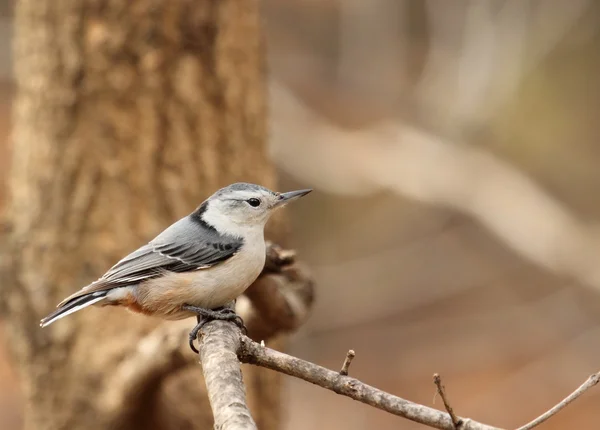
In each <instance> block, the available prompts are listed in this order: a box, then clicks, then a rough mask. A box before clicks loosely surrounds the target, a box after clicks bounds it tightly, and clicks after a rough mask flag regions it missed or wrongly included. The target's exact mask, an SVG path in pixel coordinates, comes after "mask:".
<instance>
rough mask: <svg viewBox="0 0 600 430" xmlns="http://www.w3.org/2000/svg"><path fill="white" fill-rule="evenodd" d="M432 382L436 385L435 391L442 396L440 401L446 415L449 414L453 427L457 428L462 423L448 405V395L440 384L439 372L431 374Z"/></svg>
mask: <svg viewBox="0 0 600 430" xmlns="http://www.w3.org/2000/svg"><path fill="white" fill-rule="evenodd" d="M433 383H434V384H435V386H436V387H437V393H438V394H439V395H440V397H441V398H442V402H444V407H445V408H446V411H448V415H450V418H451V419H452V424H454V428H456V429H459V428H460V425H461V424H462V421H461V420H460V418H458V417H457V416H456V414H455V413H454V410H453V409H452V406H450V402H449V401H448V397H447V396H446V389H445V387H444V386H443V385H442V377H441V376H440V375H439V373H434V374H433Z"/></svg>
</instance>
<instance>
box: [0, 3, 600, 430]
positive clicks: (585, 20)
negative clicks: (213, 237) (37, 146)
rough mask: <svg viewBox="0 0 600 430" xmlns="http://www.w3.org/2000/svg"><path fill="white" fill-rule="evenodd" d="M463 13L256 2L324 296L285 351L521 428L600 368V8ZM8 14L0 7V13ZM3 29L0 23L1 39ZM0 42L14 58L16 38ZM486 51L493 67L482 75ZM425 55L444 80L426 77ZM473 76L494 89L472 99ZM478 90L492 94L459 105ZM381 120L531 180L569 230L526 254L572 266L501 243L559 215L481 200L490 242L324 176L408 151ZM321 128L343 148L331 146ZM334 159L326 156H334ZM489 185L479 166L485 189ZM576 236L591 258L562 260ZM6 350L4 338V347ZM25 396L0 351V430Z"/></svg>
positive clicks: (514, 190)
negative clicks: (497, 223)
mask: <svg viewBox="0 0 600 430" xmlns="http://www.w3.org/2000/svg"><path fill="white" fill-rule="evenodd" d="M475 3H477V2H475V1H471V2H469V1H457V2H452V5H445V6H444V4H443V3H441V2H420V1H396V0H377V1H372V2H364V1H360V0H352V1H351V0H346V1H344V0H339V1H333V0H328V1H316V0H312V1H311V0H294V1H286V2H283V1H278V0H265V1H264V2H263V4H264V14H265V24H266V34H267V40H268V43H269V60H270V64H271V72H272V75H271V83H272V84H273V85H274V84H277V85H278V86H277V87H274V88H275V89H274V90H273V93H272V98H271V119H272V121H273V122H274V125H273V127H274V128H273V132H272V147H273V154H274V157H275V161H276V162H277V163H278V165H279V166H280V172H281V177H282V181H281V182H282V184H281V187H282V188H286V189H287V188H293V187H296V186H312V187H314V188H316V192H315V193H314V194H313V195H311V200H310V204H309V203H307V202H305V204H302V205H298V206H297V207H295V208H293V211H291V214H292V217H293V221H294V235H295V244H296V245H297V247H298V248H299V251H300V252H301V255H302V257H303V259H305V260H307V261H308V262H309V263H310V264H311V265H312V267H313V268H314V270H315V274H316V277H317V280H318V290H317V294H318V297H317V299H318V302H317V305H316V308H315V311H314V314H313V316H312V318H311V320H310V322H309V323H308V324H307V326H306V327H305V328H304V329H303V330H302V331H301V332H300V333H298V334H297V335H296V337H295V340H294V344H293V348H292V349H293V352H294V353H295V354H297V355H299V356H301V357H303V358H306V359H309V360H312V361H315V362H317V363H319V364H322V365H324V366H328V367H332V368H337V367H339V366H340V365H341V362H342V361H343V357H344V355H345V352H346V351H347V349H349V348H353V349H355V350H356V352H357V358H356V359H355V361H354V363H353V365H352V368H351V374H352V375H353V376H356V377H358V378H360V379H362V380H364V381H365V382H367V383H369V384H371V385H375V386H378V387H380V388H382V389H385V390H387V391H390V392H393V393H395V394H398V395H400V396H402V397H405V398H408V399H410V400H414V401H417V402H421V403H423V404H426V405H434V406H436V407H441V402H440V400H439V399H436V400H435V403H433V401H434V387H433V384H432V383H431V375H432V374H433V373H434V372H439V373H441V374H442V376H443V378H444V382H445V385H446V386H447V389H448V392H449V395H450V396H451V399H452V402H453V405H454V408H455V410H456V411H457V413H459V414H461V415H465V416H470V417H472V418H474V419H477V420H479V421H483V422H486V423H490V424H494V425H498V426H503V427H514V426H517V425H519V424H522V423H524V422H525V421H527V420H529V419H531V418H533V417H534V416H536V415H537V414H539V413H541V412H542V411H543V410H545V409H547V408H549V407H550V406H551V405H552V404H554V403H556V402H557V401H558V400H559V399H561V398H562V397H564V396H565V395H567V394H568V393H569V392H570V391H571V390H573V389H574V388H575V387H576V386H578V385H579V384H580V383H581V382H582V381H583V380H584V379H585V378H586V377H587V376H588V375H589V374H590V373H592V372H594V371H596V370H598V367H599V363H600V347H599V346H598V345H599V344H600V342H598V339H599V338H600V325H599V323H600V317H598V315H599V314H598V308H599V307H600V306H599V305H600V299H599V296H598V290H597V285H596V284H595V282H594V281H593V280H592V281H590V279H591V278H593V274H594V273H595V268H596V266H598V267H599V268H600V265H598V264H596V261H597V260H598V255H599V254H598V252H597V251H598V250H600V247H595V244H597V243H598V242H597V241H594V240H595V239H594V238H595V237H596V235H597V229H596V227H595V224H596V222H597V219H598V217H599V215H600V200H599V199H598V190H599V189H600V169H598V166H599V165H600V151H599V146H598V137H600V136H599V135H600V132H599V130H600V128H599V127H598V119H599V113H600V79H599V78H598V76H600V49H599V47H600V31H599V29H600V6H598V5H597V4H596V3H594V2H591V1H588V2H585V1H578V2H564V3H563V2H560V1H548V2H505V1H497V0H494V1H491V2H481V3H485V4H487V5H489V8H488V9H485V7H484V8H483V9H481V8H482V6H476V5H475ZM481 3H480V4H481ZM517 3H519V4H521V5H525V6H517ZM434 4H435V7H430V8H428V7H427V6H431V5H434ZM519 7H523V8H524V9H523V10H519V9H518V8H519ZM2 10H3V11H7V10H9V9H6V5H5V4H3V5H2ZM9 15H10V14H9V13H8V12H3V16H4V21H5V22H9V20H10V18H9ZM353 16H354V17H355V18H354V19H353V18H352V17H353ZM523 16H525V17H526V18H527V19H526V20H525V21H521V19H523ZM486 20H489V22H491V23H494V24H495V25H497V27H494V28H496V29H497V32H496V33H494V36H495V39H486V37H490V34H489V29H490V28H491V27H492V26H491V25H490V24H486ZM499 22H501V23H502V24H499ZM523 22H524V23H525V24H523ZM478 24H479V25H478ZM523 28H524V29H525V30H523ZM519 29H521V30H519ZM486 31H487V32H486ZM519 31H522V32H525V33H526V35H527V37H524V38H523V39H522V40H521V42H522V43H520V42H519V41H515V40H513V41H512V42H511V39H510V38H509V37H508V36H510V35H513V36H514V35H515V34H518V33H519ZM467 35H470V36H469V37H467ZM507 35H508V36H507ZM473 40H476V41H478V42H480V43H481V44H483V45H481V46H479V45H477V44H473V43H472V42H473ZM0 43H1V49H2V52H3V53H8V52H9V45H10V40H9V39H7V38H5V39H3V40H1V41H0ZM484 43H487V45H485V44H484ZM518 47H520V48H519V49H523V52H524V54H523V56H522V57H521V58H523V57H524V58H525V59H526V60H528V61H531V63H532V64H530V65H529V66H527V67H521V68H519V69H518V73H516V78H515V79H514V80H513V81H512V82H513V83H515V84H514V88H513V90H512V91H511V92H509V91H508V90H507V89H506V88H507V87H508V84H507V82H509V81H508V77H509V76H510V70H512V69H510V67H509V65H510V64H511V63H510V61H509V60H507V59H506V58H509V59H510V58H514V57H513V56H512V54H511V53H514V51H515V50H517V48H518ZM492 48H493V49H494V51H493V55H491V56H490V57H491V58H492V60H493V65H492V66H486V65H485V64H483V63H484V62H485V61H488V60H486V58H487V57H486V54H485V53H486V52H487V53H489V50H490V49H492ZM469 49H471V51H469ZM478 49H481V51H478ZM434 54H435V55H436V57H435V58H436V61H437V62H438V64H439V66H438V67H437V68H435V71H436V73H434V74H433V75H432V76H430V77H429V78H428V80H423V79H424V78H423V74H424V70H426V65H427V64H428V61H431V59H432V58H433V56H434ZM0 58H3V59H5V60H4V62H3V63H6V64H2V67H1V68H0V69H2V70H7V69H9V67H7V61H8V60H7V58H8V57H7V56H6V55H4V54H2V55H1V56H0ZM533 58H536V60H535V61H533V60H532V59H533ZM469 61H470V62H469ZM486 74H487V76H488V81H489V84H488V86H487V87H484V90H477V87H476V85H477V82H478V79H481V76H483V75H486ZM461 79H462V80H461ZM457 82H458V83H457ZM473 87H474V88H475V90H473ZM482 92H483V93H485V97H480V100H478V101H477V102H471V103H472V104H471V105H469V100H472V99H473V98H475V99H477V95H478V94H479V93H482ZM282 94H283V95H288V96H289V95H290V94H291V95H292V96H293V97H296V98H298V99H299V100H301V101H303V102H304V103H306V106H307V107H308V109H309V111H310V112H312V115H314V118H316V119H315V121H316V123H318V124H325V125H326V127H324V128H318V127H314V128H312V127H311V128H306V127H302V125H303V124H304V123H303V121H304V118H303V117H300V116H299V115H298V114H297V111H294V110H293V109H291V108H290V106H289V105H287V104H285V103H284V101H282V98H283V95H282ZM10 96H11V84H10V77H9V76H3V83H2V85H0V135H1V136H2V140H1V142H2V144H1V147H0V148H1V151H2V152H1V156H0V169H1V170H0V171H1V172H4V171H5V169H6V165H7V151H8V148H7V140H6V136H7V135H8V129H9V124H10V121H9V107H10ZM481 98H483V100H481ZM465 100H466V101H465ZM496 100H502V101H501V102H497V101H496ZM464 106H467V107H464ZM469 106H471V107H470V108H469ZM484 113H485V115H484ZM383 120H385V121H388V122H390V123H393V124H395V125H397V126H398V127H405V126H411V127H415V128H417V129H418V130H423V131H426V132H427V133H431V134H433V135H435V136H436V137H437V138H440V139H443V141H444V142H445V143H444V144H446V145H449V146H450V147H452V148H459V149H460V148H465V147H466V148H477V149H479V150H483V151H485V153H486V154H490V155H491V156H492V157H494V159H495V160H497V161H498V162H500V163H502V164H503V165H506V166H510V167H511V168H514V169H515V170H516V171H517V172H519V174H525V175H526V176H525V177H526V178H529V180H531V181H532V183H533V184H535V186H536V193H537V194H536V195H537V196H543V197H544V198H545V199H548V200H550V201H551V202H552V204H553V205H555V206H553V207H560V208H561V209H562V210H564V211H566V212H567V213H569V214H570V215H571V218H570V220H571V221H573V222H574V223H576V225H577V226H579V228H578V229H573V228H570V227H572V226H571V225H569V226H566V227H565V228H564V230H561V232H562V233H561V235H559V236H557V237H556V238H552V237H548V236H541V237H540V236H536V235H533V234H532V236H531V245H532V247H531V249H533V250H534V251H532V252H533V254H535V253H536V252H537V253H538V254H539V253H542V254H543V251H544V249H549V248H552V249H559V250H560V249H563V250H566V251H563V252H564V254H565V255H571V256H573V258H572V260H571V259H568V258H567V259H566V260H564V259H563V257H564V255H563V254H561V253H560V252H559V251H557V252H558V254H552V253H551V257H549V258H547V259H546V260H544V261H547V262H549V263H547V264H540V263H539V261H538V260H537V259H536V258H531V255H530V256H527V255H525V254H524V253H523V252H522V250H519V249H516V248H515V247H514V246H511V242H510V240H508V239H507V237H510V231H513V232H514V231H517V230H518V231H519V232H521V233H519V234H520V235H522V236H527V235H528V234H530V232H532V231H534V230H535V229H534V227H535V226H536V225H539V224H540V223H543V222H549V221H551V220H553V217H554V216H556V214H555V213H554V212H552V211H550V212H548V211H545V210H544V209H545V208H546V206H543V207H540V210H539V211H531V212H527V211H524V212H521V216H520V217H518V218H515V219H512V218H511V219H509V217H508V216H504V214H505V213H508V212H509V209H510V207H509V206H510V205H512V204H519V203H513V202H519V201H520V200H519V199H518V198H516V197H515V198H514V199H511V198H506V197H505V196H504V195H502V196H500V195H498V198H497V199H495V198H494V197H495V196H494V195H491V196H489V197H491V198H490V200H489V201H491V202H499V203H498V205H496V206H494V211H493V212H494V213H496V214H498V215H499V216H500V218H501V219H503V220H505V221H506V222H507V223H508V224H507V225H508V230H509V233H508V234H505V235H503V234H501V233H499V232H498V231H493V230H492V229H490V228H489V226H487V225H486V223H485V222H482V221H481V219H475V218H474V217H473V216H472V214H471V213H469V212H468V211H466V210H464V207H463V206H460V205H457V206H454V207H452V205H450V206H448V205H439V204H437V203H436V202H433V203H431V202H430V201H428V200H427V199H420V198H419V196H418V195H417V196H415V195H410V194H409V193H403V192H402V186H400V187H396V188H394V187H385V186H382V185H381V184H378V183H377V181H376V180H375V179H372V178H362V177H361V178H360V180H358V179H357V178H358V176H359V173H358V172H359V171H360V172H363V171H362V170H360V168H357V170H350V171H351V172H357V173H353V174H351V175H349V177H350V178H353V179H356V180H357V181H358V183H359V184H364V183H374V184H375V185H373V186H372V187H370V188H369V189H368V190H367V191H364V192H363V190H362V189H361V188H360V186H358V185H353V184H352V182H349V181H348V180H347V179H345V180H344V181H341V184H342V185H340V184H339V181H337V180H336V179H335V173H336V172H340V171H343V170H344V169H345V168H347V165H346V164H344V163H347V160H348V158H347V157H345V155H347V154H349V153H350V152H353V153H355V154H358V155H359V156H360V155H362V156H361V157H359V160H361V161H363V162H364V163H366V162H367V161H366V160H369V159H370V157H372V156H373V154H374V153H375V152H376V151H380V150H382V148H381V147H380V146H381V145H382V143H385V145H396V144H402V143H403V142H402V141H396V140H395V138H393V139H392V138H389V137H388V136H386V137H384V138H382V137H377V136H375V137H373V136H372V135H371V134H370V132H369V130H370V127H373V126H376V125H377V124H378V121H383ZM327 127H329V128H331V129H333V130H335V131H336V133H330V134H327V133H326V132H327V131H328V130H329V129H328V128H327ZM365 130H366V131H365ZM318 133H320V134H318ZM319 139H323V141H322V142H321V141H320V140H319ZM314 142H319V146H317V147H314V146H311V145H310V144H311V143H314ZM334 144H335V146H334ZM385 145H384V146H385ZM334 147H335V148H336V150H335V151H338V152H335V151H334V152H330V151H328V150H327V148H334ZM282 148H283V149H285V150H283V149H282ZM384 149H385V150H387V149H388V148H384ZM346 151H347V152H346ZM286 154H287V156H288V157H289V156H290V154H300V155H302V156H304V157H306V159H307V160H309V161H310V160H311V159H312V160H313V161H315V160H322V161H324V163H325V165H327V166H328V169H322V170H321V171H319V172H316V173H314V172H312V171H310V170H309V168H308V167H309V166H308V165H305V166H301V167H300V168H296V167H294V166H291V165H290V160H289V159H286V158H285V157H286ZM297 158H299V157H297ZM300 158H301V157H300ZM399 161H400V160H399ZM402 161H407V160H402ZM290 166H291V167H290ZM414 166H415V169H425V168H428V169H431V171H429V172H427V173H426V174H425V175H424V177H425V178H427V177H432V178H433V177H434V176H435V175H436V174H437V173H436V172H438V171H444V169H448V168H449V166H448V164H447V163H445V162H444V159H440V160H439V164H434V165H433V166H434V167H435V169H433V168H432V167H431V165H428V166H421V165H420V164H418V163H417V161H415V163H414ZM360 167H362V166H360ZM373 172H375V173H374V174H383V173H389V168H388V167H384V166H382V167H381V169H377V168H375V169H374V170H373ZM492 173H493V172H491V171H487V170H485V169H482V171H481V172H480V176H479V177H480V178H481V179H482V180H483V179H485V178H489V176H490V175H491V174H492ZM362 174H364V172H363V173H362ZM390 174H391V173H390ZM3 176H4V175H0V181H1V180H2V177H3ZM504 179H505V178H504V177H501V176H500V177H498V181H499V182H498V183H499V184H500V185H499V186H498V188H495V190H498V189H499V190H501V191H503V192H506V193H507V194H508V195H512V194H514V195H515V196H516V195H520V193H522V192H523V190H522V189H521V188H519V187H515V186H514V184H513V183H511V182H503V180H504ZM474 182H477V181H474ZM332 184H335V185H332ZM503 184H504V186H503ZM473 185H475V184H473ZM469 192H470V190H469V189H466V190H465V193H467V194H468V193H469ZM483 192H486V191H485V190H484V191H483ZM3 198H4V197H3V194H2V193H0V201H2V200H1V199H3ZM511 229H512V230H511ZM582 232H583V234H582ZM578 234H582V235H583V236H584V238H588V239H589V238H591V239H590V241H591V243H592V245H590V246H589V247H587V248H585V249H583V248H582V249H580V248H578V247H574V248H573V249H575V251H573V252H571V251H570V249H571V246H572V243H573V240H574V239H573V237H574V236H577V235H578ZM592 239H594V240H592ZM546 241H548V245H547V247H546V248H544V244H545V243H546ZM590 241H585V240H583V239H582V242H577V243H585V244H587V245H589V243H590ZM535 245H539V246H535ZM554 257H555V258H554ZM563 260H564V261H563ZM565 261H567V262H565ZM565 267H568V269H564V268H565ZM588 275H589V276H588ZM1 336H2V331H1V330H0V345H1V344H2V342H1ZM283 395H284V396H285V398H286V405H287V406H286V408H287V416H288V425H287V428H288V429H290V430H292V429H300V428H327V429H337V428H340V429H341V428H344V429H357V430H358V429H370V428H379V429H398V428H402V429H411V428H417V427H418V426H416V425H414V424H412V423H409V422H405V421H402V420H399V419H397V418H395V417H391V416H388V415H386V414H384V413H382V412H379V411H377V410H374V409H371V408H368V407H366V406H364V405H359V404H355V403H352V402H351V401H350V400H348V399H345V398H340V397H338V396H336V395H334V394H332V393H329V392H325V391H322V390H319V389H317V388H315V387H313V386H310V385H307V384H304V383H302V382H299V381H294V380H287V387H286V391H285V393H283ZM18 399H19V390H18V384H17V383H16V378H15V375H14V374H13V372H11V367H10V365H9V361H8V357H7V356H6V354H5V352H4V350H3V349H2V348H1V347H0V428H2V429H6V430H12V429H18V428H19V417H20V412H19V404H20V403H19V400H18ZM599 400H600V391H598V390H595V391H594V390H592V391H591V392H589V393H588V394H586V396H585V397H584V398H582V399H580V400H578V401H577V402H576V403H575V404H574V405H572V406H570V407H569V408H568V409H567V410H565V411H564V412H561V414H560V415H558V416H557V417H556V418H554V419H553V420H552V421H551V422H549V423H548V424H547V425H546V427H545V428H548V429H559V428H561V429H562V428H578V429H593V428H596V427H597V426H596V424H595V422H597V420H598V417H599V414H598V401H599Z"/></svg>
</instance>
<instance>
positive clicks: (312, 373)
mask: <svg viewBox="0 0 600 430" xmlns="http://www.w3.org/2000/svg"><path fill="white" fill-rule="evenodd" d="M231 325H232V326H233V324H231ZM238 356H239V359H240V361H241V362H242V363H249V364H254V365H257V366H261V367H266V368H267V369H271V370H275V371H277V372H281V373H285V374H286V375H290V376H294V377H296V378H300V379H303V380H305V381H307V382H310V383H312V384H315V385H318V386H320V387H323V388H326V389H328V390H331V391H333V392H335V393H337V394H341V395H344V396H347V397H350V398H351V399H354V400H358V401H359V402H362V403H365V404H367V405H370V406H373V407H375V408H378V409H381V410H383V411H386V412H389V413H391V414H394V415H398V416H400V417H403V418H406V419H409V420H411V421H415V422H417V423H420V424H424V425H427V426H429V427H433V428H436V429H441V430H454V429H455V427H454V423H453V422H452V419H451V418H450V416H449V415H448V414H446V413H444V412H441V411H438V410H437V409H433V408H429V407H427V406H423V405H419V404H417V403H413V402H410V401H408V400H405V399H402V398H400V397H397V396H394V395H392V394H389V393H386V392H384V391H381V390H379V389H377V388H375V387H371V386H369V385H367V384H365V383H363V382H361V381H359V380H357V379H355V378H351V377H349V376H344V375H341V374H340V373H338V372H335V371H333V370H329V369H326V368H324V367H321V366H318V365H316V364H313V363H310V362H308V361H305V360H301V359H299V358H296V357H292V356H290V355H287V354H284V353H281V352H278V351H275V350H272V349H270V348H267V347H263V346H261V345H260V344H258V343H256V342H254V341H253V340H252V339H250V338H249V337H247V336H241V340H240V349H239V351H238ZM459 419H460V420H461V421H462V422H463V424H462V427H461V430H499V429H498V428H496V427H492V426H488V425H485V424H481V423H478V422H476V421H473V420H470V419H467V418H459Z"/></svg>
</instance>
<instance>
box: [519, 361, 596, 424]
mask: <svg viewBox="0 0 600 430" xmlns="http://www.w3.org/2000/svg"><path fill="white" fill-rule="evenodd" d="M598 382H600V372H598V373H594V374H593V375H591V376H590V377H589V378H588V379H587V380H586V381H585V382H584V383H583V384H581V385H580V386H579V388H577V389H576V390H575V391H573V392H572V393H571V394H569V395H568V396H567V397H565V398H564V399H563V400H562V401H561V402H560V403H558V404H557V405H556V406H554V407H553V408H551V409H549V410H548V411H547V412H544V413H543V414H542V415H540V416H539V417H537V418H536V419H534V420H533V421H531V422H529V423H527V424H525V425H524V426H522V427H519V428H518V429H517V430H531V429H532V428H534V427H537V426H539V425H540V424H542V423H543V422H544V421H546V420H548V419H549V418H550V417H552V416H553V415H556V414H557V413H558V412H560V411H561V410H562V409H564V408H565V407H567V406H568V405H569V404H570V403H572V402H574V401H575V400H577V398H578V397H579V396H581V395H582V394H583V393H585V392H586V391H587V390H589V389H590V388H592V387H593V386H595V385H596V384H598Z"/></svg>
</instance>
